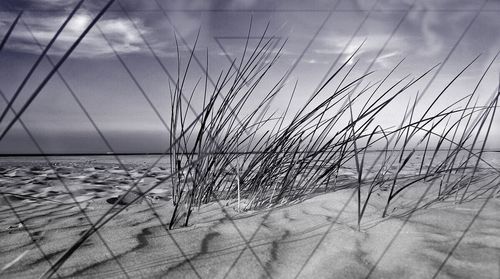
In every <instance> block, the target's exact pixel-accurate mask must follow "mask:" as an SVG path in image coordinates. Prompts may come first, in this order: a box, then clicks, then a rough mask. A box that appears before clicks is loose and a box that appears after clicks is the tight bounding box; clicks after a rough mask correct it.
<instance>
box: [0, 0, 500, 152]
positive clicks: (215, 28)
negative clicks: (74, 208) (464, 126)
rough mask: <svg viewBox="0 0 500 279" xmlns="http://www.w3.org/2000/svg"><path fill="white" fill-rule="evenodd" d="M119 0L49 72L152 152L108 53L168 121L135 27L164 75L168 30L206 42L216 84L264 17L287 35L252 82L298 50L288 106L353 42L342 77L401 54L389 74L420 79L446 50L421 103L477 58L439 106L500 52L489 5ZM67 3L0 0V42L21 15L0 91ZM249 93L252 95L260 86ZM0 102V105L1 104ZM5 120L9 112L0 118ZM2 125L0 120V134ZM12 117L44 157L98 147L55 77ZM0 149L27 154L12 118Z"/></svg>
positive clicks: (104, 122) (92, 10) (150, 137)
mask: <svg viewBox="0 0 500 279" xmlns="http://www.w3.org/2000/svg"><path fill="white" fill-rule="evenodd" d="M105 2H106V1H102V0H87V1H85V3H84V6H83V8H81V9H80V10H79V11H78V13H77V15H76V16H75V17H74V18H73V19H72V20H71V22H70V23H69V25H68V26H67V28H66V29H65V31H64V32H63V33H62V34H61V36H60V38H59V40H58V41H57V42H56V43H55V45H54V46H53V48H52V49H51V50H50V51H49V56H50V57H51V59H53V61H57V60H58V59H59V58H60V57H61V55H62V54H63V53H64V52H65V51H66V49H67V48H68V47H69V46H70V45H71V44H72V43H73V42H74V40H75V39H76V38H77V36H78V35H79V34H80V33H81V32H82V31H83V30H84V28H85V27H86V26H87V24H88V23H89V22H90V21H91V20H92V18H93V17H94V16H95V14H96V13H97V11H98V9H99V8H100V7H102V5H103V4H104V3H105ZM120 3H121V4H122V6H123V7H124V9H125V10H126V11H127V13H128V15H129V16H130V19H131V20H130V19H129V17H127V15H126V14H125V13H124V12H123V10H122V9H121V7H120V6H119V5H117V3H115V4H114V5H113V6H112V7H111V8H110V10H109V11H108V12H107V13H106V14H105V16H104V17H103V18H102V19H101V20H100V21H99V23H98V25H97V27H94V28H93V29H92V30H91V32H90V33H89V34H88V35H87V36H86V37H85V39H84V40H83V41H82V43H81V44H80V46H78V48H77V49H76V50H75V52H74V53H73V54H72V55H71V57H70V59H68V60H67V61H66V63H65V64H64V65H63V66H62V67H61V69H60V73H61V75H62V77H63V78H64V79H65V80H66V81H67V83H68V84H69V86H70V87H71V89H72V90H73V91H74V92H75V94H76V95H77V96H78V97H79V98H80V100H81V102H82V103H83V105H84V106H85V108H86V109H87V110H88V113H89V114H90V115H91V117H92V119H93V120H94V121H95V123H96V124H97V125H98V126H99V128H100V129H101V130H102V131H103V133H104V134H105V136H106V137H107V138H108V140H109V141H110V143H111V144H112V145H113V147H115V149H116V151H118V152H160V151H162V150H163V149H164V148H165V146H166V145H167V144H168V140H167V139H168V136H167V132H166V130H165V128H164V127H163V125H162V123H161V121H160V120H159V119H158V117H157V116H156V115H155V113H154V112H153V110H152V109H151V107H150V106H149V105H148V103H147V102H146V101H145V99H144V98H143V96H142V95H141V94H140V91H139V90H138V88H137V87H136V86H135V85H134V83H133V82H132V80H131V78H130V76H129V75H128V74H127V72H126V71H125V69H124V67H123V66H122V65H121V64H120V63H119V61H118V59H117V58H116V55H115V52H116V53H118V54H119V55H120V56H121V57H122V58H123V61H124V62H125V63H126V65H127V66H128V67H129V69H130V70H131V72H132V73H133V75H134V77H135V78H136V79H137V81H138V82H139V83H140V85H141V86H142V87H143V88H144V90H145V92H146V93H147V94H148V96H149V97H150V98H151V100H152V101H153V102H154V104H155V105H156V108H157V109H158V111H160V113H161V115H162V117H164V118H165V119H166V120H167V121H168V116H169V100H170V99H169V98H170V97H169V91H168V78H167V76H166V75H165V73H164V72H163V71H162V70H161V68H160V67H159V65H158V63H157V62H156V61H155V60H154V59H153V55H152V54H151V52H150V50H149V48H148V47H147V46H146V44H145V42H144V41H143V39H142V37H141V35H140V34H142V35H143V36H144V38H145V39H146V41H147V43H148V44H149V45H150V46H151V47H152V48H153V50H154V52H155V54H156V55H157V56H159V57H160V59H161V61H162V62H163V63H164V64H165V65H166V66H167V68H168V69H169V71H171V72H172V73H173V74H174V75H175V73H176V63H177V62H176V61H177V60H176V59H177V58H176V55H177V52H176V47H175V39H174V34H175V32H178V33H177V34H178V35H177V36H178V38H180V37H182V38H183V39H185V40H186V42H187V43H188V44H189V46H190V47H192V45H193V43H194V40H195V37H196V34H197V32H198V30H201V31H200V40H199V43H198V46H197V50H198V51H197V52H196V55H197V56H198V57H199V58H200V60H201V61H205V59H206V54H205V53H206V49H208V54H209V57H208V58H209V60H210V65H211V67H210V69H209V72H210V74H211V75H212V76H213V78H214V79H215V78H216V76H217V74H218V73H219V71H220V70H221V69H223V68H227V67H228V66H229V62H228V57H227V56H229V57H231V58H236V57H241V55H242V53H243V49H244V44H245V39H244V38H245V37H246V34H247V32H248V27H249V22H250V19H251V18H253V26H252V36H260V35H261V34H262V32H263V31H264V29H265V26H266V24H268V23H269V24H270V25H269V26H270V27H269V31H268V34H270V35H271V34H275V35H276V36H277V37H278V38H281V39H285V38H286V39H288V41H287V44H286V45H285V47H284V50H283V52H282V55H281V58H280V60H279V61H278V63H277V65H275V68H274V69H273V70H272V71H271V72H270V74H269V76H268V80H266V81H265V82H264V85H263V86H265V85H269V86H271V85H272V84H273V83H274V82H276V81H277V79H279V78H280V77H281V75H282V74H283V72H284V71H286V69H289V68H290V67H291V66H292V65H294V63H295V61H297V59H298V58H299V56H300V54H301V53H303V52H304V56H303V57H302V59H301V60H300V61H299V63H298V64H297V67H296V68H295V69H294V71H293V72H292V73H291V75H290V77H289V79H288V83H287V84H286V86H285V88H284V90H283V91H284V92H285V97H286V96H288V95H287V94H288V93H286V92H290V91H291V90H292V88H293V84H294V83H295V81H298V88H297V97H296V99H295V101H294V102H293V105H292V111H293V110H297V109H299V108H300V107H301V104H302V103H303V102H304V101H305V100H306V99H307V98H308V97H309V96H310V94H311V93H312V92H313V90H314V89H315V88H316V86H317V84H318V83H319V82H320V81H321V79H322V78H323V76H324V75H325V73H326V72H327V70H328V69H329V68H330V66H331V64H332V63H333V62H334V61H335V60H336V59H337V58H338V57H340V59H339V63H337V67H338V66H339V65H340V63H342V62H344V61H345V59H346V58H347V57H348V56H349V55H351V54H352V53H353V51H354V50H355V49H356V48H357V47H358V46H359V44H360V43H361V42H362V41H363V40H366V42H365V44H364V46H363V48H362V49H361V51H360V53H359V54H358V55H356V57H355V59H359V66H357V67H356V69H355V70H354V72H353V75H361V74H362V73H363V72H364V71H366V69H367V68H368V67H369V66H370V65H372V66H371V70H375V71H376V72H375V74H374V75H373V76H372V77H370V78H371V79H373V80H377V79H378V78H380V77H382V76H384V75H385V74H387V73H388V72H389V71H390V69H391V68H392V67H394V66H395V65H396V64H397V63H398V62H399V61H400V60H401V59H402V58H406V59H405V62H404V63H403V65H402V66H401V67H400V68H398V71H397V73H396V75H395V76H394V77H395V78H397V77H403V76H405V75H407V74H412V75H414V76H416V75H419V74H421V73H423V72H424V71H425V70H427V69H429V68H430V67H432V66H434V65H435V64H437V63H439V62H443V60H444V59H445V58H446V57H447V56H449V59H448V60H447V61H446V63H445V64H444V66H443V68H442V70H441V71H440V72H439V74H438V75H437V77H436V79H435V80H434V82H433V83H432V84H431V86H430V87H429V90H428V92H427V93H426V96H424V98H423V99H422V102H421V107H422V108H423V109H425V108H426V104H428V103H429V102H430V101H431V100H432V99H433V98H434V97H435V95H436V94H438V92H439V91H438V90H439V89H441V88H442V87H443V86H444V85H445V84H446V82H448V81H449V80H450V79H451V78H452V77H453V75H454V74H457V73H458V72H459V71H460V70H461V68H462V67H464V66H465V65H467V64H468V63H469V62H470V61H471V60H472V59H474V58H475V57H476V56H477V55H479V54H481V57H480V58H479V59H478V61H477V62H476V63H474V64H473V66H472V67H471V68H470V69H468V70H467V71H466V72H465V73H464V75H463V76H461V77H460V79H459V80H457V82H456V83H455V84H454V86H453V87H452V88H450V90H449V92H447V93H446V95H445V96H444V97H443V99H442V101H441V103H440V104H439V105H440V107H443V106H444V105H448V104H449V103H451V102H452V101H454V100H458V99H459V98H460V97H463V96H465V95H467V94H469V93H471V90H472V89H473V87H474V84H475V82H477V81H478V80H479V78H480V76H481V74H482V72H483V71H484V69H485V68H486V65H487V64H488V63H489V62H490V61H491V59H492V58H493V56H494V55H495V54H496V53H497V52H498V51H499V50H500V33H499V32H500V31H498V30H500V0H489V1H486V2H485V1H483V0H441V1H433V0H416V1H413V0H379V1H376V0H358V1H354V0H349V1H340V2H339V3H338V4H337V2H336V1H334V0H332V1H327V0H315V1H299V0H276V1H274V0H273V1H271V0H233V1H229V0H226V1H222V0H220V1H217V0H210V1H208V0H195V1H185V0H158V1H156V0H143V1H132V0H127V1H125V0H120ZM75 4H76V1H66V0H10V1H7V0H2V1H0V37H3V35H4V34H5V33H6V32H7V29H8V27H9V24H10V23H11V22H12V21H13V20H14V18H15V16H16V14H17V11H18V10H21V9H22V10H25V12H24V14H23V16H22V18H21V21H20V23H19V24H18V26H17V27H16V28H15V30H14V31H13V33H12V37H11V39H10V40H9V41H8V43H7V45H6V46H5V49H4V50H3V51H2V52H1V53H0V90H2V91H3V92H4V93H5V94H6V95H7V97H8V98H10V97H12V95H13V94H14V92H15V90H16V89H17V87H18V86H19V84H20V83H21V81H22V78H23V77H24V76H25V75H26V73H27V72H28V70H29V68H30V67H31V65H32V64H33V63H34V61H35V60H36V58H37V55H38V54H40V52H41V49H40V47H39V45H37V43H36V42H35V39H36V40H37V41H38V42H39V43H40V44H41V45H42V46H45V45H46V44H47V43H48V42H49V40H50V39H51V37H52V36H53V34H54V33H55V31H56V30H57V28H58V27H59V26H60V25H61V24H62V22H63V21H64V19H65V18H66V16H67V15H68V14H69V12H70V11H71V9H72V7H74V6H75ZM158 4H160V5H161V7H159V6H158ZM165 14H166V15H165ZM365 18H366V19H365ZM323 22H324V23H325V24H324V25H323V27H321V26H322V23H323ZM361 23H363V24H361ZM172 24H173V26H172ZM469 25H470V28H468V26H469ZM200 28H201V29H200ZM467 28H468V29H467ZM357 29H359V31H358V32H357V33H356V30H357ZM466 29H467V32H465V31H466ZM464 32H465V33H464ZM315 33H317V34H318V35H317V36H316V37H314V34H315ZM103 34H104V36H105V37H106V38H107V40H105V39H104V37H103ZM391 34H393V36H391ZM32 35H33V36H34V37H35V39H34V38H33V36H32ZM462 36H463V38H461V37H462ZM351 38H352V41H351V43H350V44H349V45H347V43H348V42H349V40H350V39H351ZM460 38H461V40H459V39H460ZM217 41H218V42H219V43H220V45H221V46H222V47H223V48H224V49H222V48H221V46H220V45H219V44H218V43H217ZM457 42H458V44H457ZM108 43H109V44H111V46H110V45H109V44H108ZM309 43H310V45H309V47H307V46H308V44H309ZM179 44H180V48H181V54H182V55H184V57H183V59H184V60H183V62H184V63H185V60H187V54H188V52H187V48H186V46H185V45H183V43H182V42H181V41H180V42H179ZM255 44H256V40H251V41H250V48H251V47H252V46H255ZM455 45H456V48H454V46H455ZM384 46H385V47H384ZM453 48H454V50H453V52H451V55H450V51H451V50H452V49H453ZM344 49H345V51H343V50H344ZM381 49H382V52H380V55H378V53H379V51H380V50H381ZM377 55H378V57H377ZM375 58H376V59H375ZM374 59H375V60H374ZM193 65H194V67H193V69H192V73H191V74H190V76H189V81H190V82H194V81H196V80H197V79H198V78H199V77H200V75H201V73H202V72H201V70H200V68H199V67H198V65H196V64H193ZM50 69H51V65H50V64H49V63H48V61H47V60H46V59H44V61H43V62H42V64H41V66H40V67H39V69H38V70H37V71H36V73H35V74H34V76H33V78H32V79H31V80H30V81H29V83H28V85H27V86H26V87H25V88H24V90H23V91H22V92H21V95H20V97H19V99H18V100H17V101H16V103H15V105H14V108H16V109H19V108H20V107H21V106H22V104H23V103H24V101H25V100H26V99H27V98H28V96H29V95H30V94H31V93H32V92H33V90H34V88H36V86H37V85H38V84H39V83H40V81H41V80H42V78H43V77H45V75H46V74H47V73H48V72H49V71H50ZM498 73H499V63H498V61H495V63H494V65H493V67H492V69H491V71H490V72H489V73H488V74H487V76H486V78H485V80H484V81H483V83H482V85H481V87H480V89H479V92H480V93H479V96H480V102H481V101H483V102H484V101H486V100H487V99H488V98H489V97H490V96H491V94H492V93H493V92H494V90H495V88H496V87H497V86H498ZM429 81H430V79H427V80H424V81H423V82H422V83H419V84H418V86H417V87H415V88H414V89H413V90H411V91H410V92H409V93H408V94H407V95H405V96H402V97H401V98H400V100H398V101H397V102H395V103H394V104H393V105H392V107H391V108H390V109H388V110H387V112H386V113H383V114H381V115H380V117H379V119H378V121H380V123H382V124H384V125H385V126H391V125H395V124H397V123H398V122H397V121H398V120H399V121H400V120H401V117H402V114H403V112H404V111H403V110H404V106H405V105H406V102H407V101H408V100H409V99H410V98H413V97H414V94H415V93H416V92H417V91H418V90H422V89H423V88H424V87H425V85H426V84H427V82H429ZM188 88H189V87H188ZM263 92H265V90H264V91H263ZM285 97H283V98H282V99H279V98H278V99H277V100H275V101H274V102H273V104H274V105H275V106H276V107H275V109H276V110H279V109H280V108H282V107H283V105H282V103H283V100H284V98H285ZM255 98H256V99H258V98H259V93H256V96H255ZM280 101H281V102H280ZM5 106H6V105H5V102H3V101H1V102H0V108H1V109H3V108H4V107H5ZM11 118H12V115H11V114H9V115H8V117H7V118H6V120H9V119H11ZM6 120H5V121H3V123H0V128H1V129H3V128H4V127H5V125H6V122H7V121H6ZM22 120H23V121H24V122H25V124H26V125H27V126H28V128H29V129H30V131H31V132H32V134H33V135H34V137H35V138H36V139H37V140H38V141H39V143H40V145H41V146H42V148H43V149H44V151H45V152H46V153H60V152H64V153H79V152H106V151H108V150H107V149H106V147H105V146H104V144H103V143H102V141H101V139H100V138H99V136H98V134H97V132H96V131H95V130H94V129H93V127H92V126H91V124H90V122H89V120H88V118H87V117H86V116H85V115H84V113H83V112H82V111H81V109H80V108H79V107H78V106H77V104H76V102H75V100H74V99H73V97H72V96H71V95H70V94H69V92H68V89H67V88H66V87H65V85H64V83H63V82H62V80H61V78H60V77H58V76H54V77H53V78H52V79H51V81H50V82H49V83H48V84H47V86H46V87H45V89H44V90H43V91H42V92H41V94H40V95H39V96H38V97H37V99H36V100H35V101H34V102H33V104H32V105H31V106H30V108H29V109H28V110H27V111H26V112H25V113H24V114H23V116H22ZM495 123H496V125H495V126H496V127H494V129H493V131H492V137H491V140H490V147H493V148H498V147H500V143H499V141H498V140H496V139H497V138H498V137H499V136H500V128H497V127H500V125H498V124H499V123H500V121H499V120H498V117H497V118H496V120H495ZM0 153H37V149H36V148H35V147H34V145H33V144H32V142H31V140H30V139H29V138H28V137H27V135H26V133H25V132H24V130H23V129H22V127H21V126H20V125H19V124H16V125H15V126H14V127H13V128H12V129H11V131H10V132H9V134H8V135H7V136H6V137H5V138H4V139H3V140H2V142H0Z"/></svg>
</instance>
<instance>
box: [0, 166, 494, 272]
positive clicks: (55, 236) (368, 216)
mask: <svg viewBox="0 0 500 279" xmlns="http://www.w3.org/2000/svg"><path fill="white" fill-rule="evenodd" d="M104 158H106V157H105V156H103V157H102V158H99V157H94V158H55V159H53V160H54V161H55V162H56V164H55V165H57V169H56V171H57V173H58V175H59V176H60V177H62V180H59V179H58V178H57V176H56V175H55V172H54V171H53V170H52V169H50V168H49V167H48V166H46V165H44V164H43V161H42V160H41V159H40V158H38V159H36V160H33V158H31V159H29V161H30V162H31V164H29V165H28V164H27V163H26V162H23V159H20V158H17V159H13V158H10V159H7V160H4V161H3V163H2V169H1V175H2V176H1V188H0V189H1V191H2V194H3V197H2V202H1V203H0V227H1V229H0V267H2V270H1V277H2V278H38V277H39V276H40V275H41V274H42V273H43V272H45V271H46V270H47V269H48V268H49V267H50V263H53V262H55V261H56V260H57V259H58V258H59V257H60V256H61V255H62V254H63V253H64V251H65V250H66V249H68V247H70V245H71V244H73V243H74V242H75V241H77V239H78V238H79V237H80V236H81V235H82V234H83V233H84V232H85V231H86V230H87V229H89V227H90V222H95V221H96V220H97V219H98V218H99V217H100V216H101V215H102V214H103V213H104V212H105V211H106V210H108V209H109V208H111V206H112V203H113V198H115V199H116V198H117V197H119V196H120V195H121V194H122V193H124V192H125V191H126V190H127V189H128V187H130V185H131V184H132V183H134V182H135V181H134V179H139V178H141V177H142V176H143V175H144V172H145V170H146V165H147V164H148V163H150V160H152V158H147V157H142V158H140V157H127V158H128V159H127V158H125V159H124V162H125V163H126V164H127V166H128V167H129V170H128V171H129V172H130V173H131V175H132V177H128V176H126V175H125V172H124V171H123V170H120V169H119V168H117V166H116V164H113V160H112V159H109V160H108V161H107V160H106V159H104ZM127 160H129V161H127ZM37 162H38V163H37ZM345 173H346V174H348V173H349V172H348V170H345ZM165 175H168V166H167V163H166V162H165V163H164V164H162V163H160V164H159V165H158V166H157V167H155V168H153V169H152V170H151V171H150V172H149V173H148V174H147V175H145V176H144V178H142V180H141V181H140V182H139V187H141V189H147V188H148V185H152V184H153V183H155V182H156V181H157V180H158V179H160V178H162V177H163V176H165ZM478 177H481V178H482V179H479V180H477V181H475V183H474V184H473V186H472V187H471V190H470V192H471V193H472V195H471V197H470V199H469V200H467V201H465V202H463V203H461V204H458V203H456V202H455V201H454V200H452V199H449V200H443V201H440V202H430V201H432V198H431V197H434V196H435V194H436V191H437V186H436V184H435V183H433V182H432V181H428V182H422V183H420V184H419V185H415V186H414V187H411V188H409V189H408V190H407V191H405V192H404V193H403V194H402V195H400V196H398V198H397V200H395V201H394V202H392V203H391V207H390V209H389V213H390V214H389V216H388V217H386V218H381V212H382V210H383V207H384V205H385V199H386V197H385V193H383V192H375V193H374V194H373V197H372V198H371V201H370V203H369V205H368V207H367V209H366V213H365V216H364V217H363V220H362V222H361V229H360V231H358V230H357V228H356V222H357V211H356V210H357V208H356V206H357V203H356V195H355V189H352V188H347V189H343V190H338V191H335V192H327V193H318V194H314V195H310V196H308V197H305V198H304V199H303V200H300V201H295V202H292V203H290V204H284V205H282V206H276V207H272V208H267V209H262V210H247V211H243V210H238V208H237V201H236V200H235V199H231V200H220V201H218V202H212V203H209V204H205V205H202V206H201V207H200V208H196V209H195V210H194V213H193V216H192V221H190V225H189V226H188V227H184V228H177V229H174V230H168V229H167V223H168V222H169V220H170V219H169V218H170V215H171V213H172V210H173V206H172V203H171V193H170V186H171V185H169V184H168V183H165V184H164V185H163V184H162V185H160V186H159V187H157V188H155V189H154V190H153V191H151V192H150V193H148V194H147V195H146V197H145V198H144V199H146V200H144V199H142V200H139V201H137V202H135V203H134V204H132V205H129V206H128V207H127V209H126V210H124V211H123V212H121V213H120V214H118V215H117V216H116V217H114V218H113V219H112V220H111V221H110V222H109V223H107V224H106V225H105V226H103V227H102V228H100V229H99V231H98V232H99V234H94V235H92V236H91V237H90V238H89V239H87V240H86V241H85V242H84V243H83V244H82V245H81V247H80V248H79V249H78V250H77V251H76V252H75V253H74V254H73V255H72V256H71V257H70V258H69V259H68V261H67V262H66V263H65V264H64V265H63V266H62V267H61V268H60V269H59V270H58V271H57V275H58V276H60V277H61V278H72V277H78V278H126V277H127V276H128V277H130V278H160V277H165V278H368V277H369V278H498V277H499V276H500V215H499V214H498V212H499V211H500V199H499V197H498V195H497V196H495V192H494V191H495V190H497V188H498V183H499V181H498V175H496V178H495V175H491V171H490V170H488V169H486V168H485V169H481V170H479V173H478ZM492 178H493V180H492ZM353 181H355V175H354V174H352V177H351V178H350V177H349V175H346V176H345V178H344V180H343V181H342V183H345V184H349V183H352V182H353ZM63 183H64V184H66V186H67V187H68V188H70V189H71V192H72V194H73V196H71V195H69V194H68V193H67V192H66V190H65V186H64V185H63ZM75 199H76V200H77V201H78V205H77V204H76V203H75V202H74V200H75ZM241 202H242V203H243V202H244V201H241ZM429 202H430V203H429ZM80 208H81V210H83V211H81V210H80ZM115 210H116V209H115ZM28 231H29V233H28ZM103 240H104V241H105V243H106V245H104V243H103ZM35 244H36V245H35ZM37 246H38V247H37ZM106 246H107V247H106ZM110 250H111V251H112V253H113V254H111V252H110ZM41 251H43V253H44V254H45V256H44V255H43V254H42V252H41ZM49 262H50V263H49Z"/></svg>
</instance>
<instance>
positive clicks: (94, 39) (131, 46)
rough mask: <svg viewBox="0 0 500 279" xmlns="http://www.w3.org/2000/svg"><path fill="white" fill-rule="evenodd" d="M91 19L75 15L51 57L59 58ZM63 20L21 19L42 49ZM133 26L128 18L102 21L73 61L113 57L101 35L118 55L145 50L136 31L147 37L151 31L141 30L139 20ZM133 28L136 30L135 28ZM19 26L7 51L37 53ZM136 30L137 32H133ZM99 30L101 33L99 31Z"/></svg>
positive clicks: (79, 14)
mask: <svg viewBox="0 0 500 279" xmlns="http://www.w3.org/2000/svg"><path fill="white" fill-rule="evenodd" d="M92 19H93V18H92V17H91V16H90V15H88V14H87V13H78V14H76V15H75V16H74V17H73V18H72V19H71V20H70V22H68V25H67V26H66V28H65V29H64V31H63V32H62V33H61V34H60V35H59V37H58V39H57V41H56V43H54V45H53V47H52V48H51V50H50V52H49V53H50V54H52V55H62V54H64V53H65V52H66V50H67V49H68V48H69V47H70V46H71V45H72V44H73V43H74V42H75V40H76V39H77V38H78V36H80V34H82V32H83V31H84V30H85V29H86V28H87V26H88V25H89V24H90V22H91V21H92ZM64 20H65V17H63V16H56V17H55V16H50V17H49V16H46V17H40V16H39V17H34V16H27V17H23V22H24V23H26V25H27V26H28V27H29V29H30V30H31V32H32V33H33V36H35V38H36V39H37V41H38V42H40V44H42V45H43V46H45V45H47V44H48V43H49V41H50V40H51V39H52V37H53V36H54V34H55V32H56V30H57V29H58V28H59V26H60V25H61V24H62V23H63V21H64ZM133 20H134V22H133V23H132V22H131V21H130V20H129V19H128V18H103V19H101V20H100V21H99V22H98V23H97V25H96V26H94V27H93V28H92V29H91V31H90V32H89V33H88V34H87V35H86V36H85V38H84V39H83V40H82V42H81V43H80V45H79V46H78V47H77V49H76V50H75V51H74V53H73V54H72V57H96V56H99V57H101V56H106V55H113V50H112V49H111V48H110V47H109V45H108V44H107V42H106V40H104V37H103V35H102V34H101V31H102V33H104V35H105V36H106V38H107V39H108V41H109V42H110V43H111V44H112V46H113V47H114V48H115V50H116V51H117V52H118V53H121V54H123V53H137V52H141V51H144V50H146V48H145V46H144V42H143V41H142V38H141V36H140V34H139V32H138V30H137V29H139V31H140V32H141V33H142V34H143V35H144V36H147V35H148V34H149V33H150V30H149V29H148V28H147V27H145V26H144V24H143V22H142V21H141V20H140V19H133ZM134 24H135V26H134ZM22 25H23V24H21V26H20V27H19V28H17V29H16V30H15V32H14V33H13V34H12V41H11V42H10V43H9V45H8V47H9V48H10V49H11V50H15V51H21V52H27V53H34V54H39V53H40V51H41V50H40V47H39V46H38V45H37V44H36V43H35V41H34V40H33V37H32V35H31V33H30V32H29V31H28V29H26V28H24V26H22ZM136 26H137V29H136ZM99 29H100V30H99Z"/></svg>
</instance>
